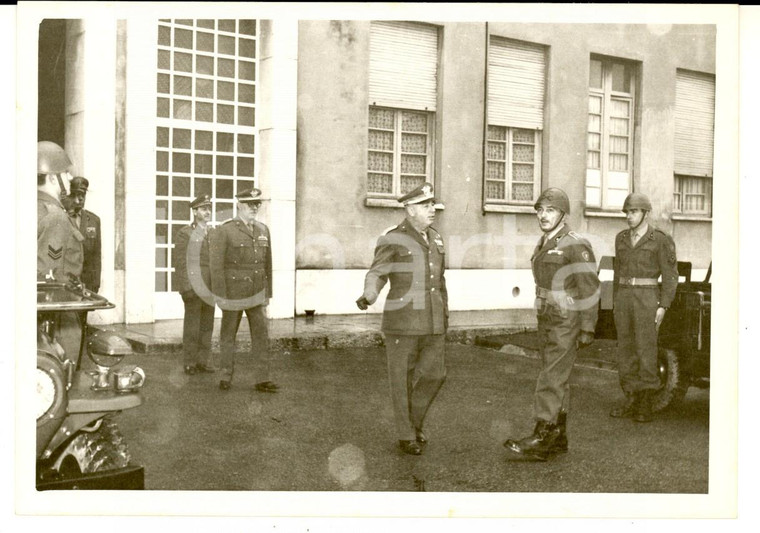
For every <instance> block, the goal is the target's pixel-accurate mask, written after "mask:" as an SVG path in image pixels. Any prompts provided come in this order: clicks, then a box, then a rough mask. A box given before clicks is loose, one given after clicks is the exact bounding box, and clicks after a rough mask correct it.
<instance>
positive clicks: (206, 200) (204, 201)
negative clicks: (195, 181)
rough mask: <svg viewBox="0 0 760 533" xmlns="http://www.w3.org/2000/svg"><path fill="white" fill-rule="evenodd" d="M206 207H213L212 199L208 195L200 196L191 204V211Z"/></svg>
mask: <svg viewBox="0 0 760 533" xmlns="http://www.w3.org/2000/svg"><path fill="white" fill-rule="evenodd" d="M204 205H211V197H210V196H209V195H208V194H200V195H198V197H197V198H196V199H195V200H193V201H192V202H190V209H195V208H197V207H203V206H204Z"/></svg>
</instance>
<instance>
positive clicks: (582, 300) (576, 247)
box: [504, 188, 599, 461]
mask: <svg viewBox="0 0 760 533" xmlns="http://www.w3.org/2000/svg"><path fill="white" fill-rule="evenodd" d="M534 207H535V209H536V214H537V216H538V225H539V227H540V228H541V231H543V233H544V234H543V236H542V237H541V238H540V239H539V241H538V245H537V246H536V249H535V251H534V252H533V257H532V258H531V265H532V269H533V278H534V279H535V281H536V313H537V315H538V338H539V351H540V354H541V371H540V373H539V374H538V380H537V382H536V392H535V396H534V401H533V414H534V417H535V419H536V426H535V429H534V431H533V434H532V435H530V436H528V437H525V438H523V439H521V440H512V439H509V440H507V441H506V442H505V443H504V446H505V447H506V448H507V449H508V450H510V452H512V453H513V454H515V455H517V456H519V457H521V458H527V459H538V460H542V461H545V460H546V459H549V458H550V457H552V456H553V455H554V454H556V453H560V452H566V451H567V447H568V445H567V433H566V431H567V411H568V406H569V403H570V402H569V400H570V394H569V393H570V386H569V383H570V372H571V371H572V369H573V363H574V362H575V356H576V353H577V348H578V347H579V346H580V347H582V346H588V345H589V344H591V342H593V340H594V329H595V327H596V318H597V302H598V300H599V278H598V276H597V274H596V260H595V259H594V252H593V250H592V249H591V245H590V244H589V243H588V241H587V240H586V239H584V238H583V237H581V236H580V235H578V234H577V233H575V232H574V231H572V230H571V229H570V226H569V225H568V224H567V222H565V219H566V217H567V215H569V214H570V202H569V200H568V198H567V195H566V194H565V192H564V191H562V190H560V189H556V188H549V189H546V190H545V191H544V192H542V193H541V196H539V197H538V201H537V202H536V204H535V206H534Z"/></svg>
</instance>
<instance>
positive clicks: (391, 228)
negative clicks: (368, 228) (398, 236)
mask: <svg viewBox="0 0 760 533" xmlns="http://www.w3.org/2000/svg"><path fill="white" fill-rule="evenodd" d="M396 228H398V224H396V225H395V226H391V227H390V228H386V229H384V230H383V233H382V234H383V235H387V234H388V233H390V232H391V231H393V230H394V229H396Z"/></svg>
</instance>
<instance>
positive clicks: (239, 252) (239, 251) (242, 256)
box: [232, 242, 254, 264]
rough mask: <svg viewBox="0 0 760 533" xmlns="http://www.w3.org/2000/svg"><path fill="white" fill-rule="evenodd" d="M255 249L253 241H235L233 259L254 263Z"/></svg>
mask: <svg viewBox="0 0 760 533" xmlns="http://www.w3.org/2000/svg"><path fill="white" fill-rule="evenodd" d="M253 258H254V249H253V242H239V243H235V246H234V248H233V250H232V261H233V262H235V263H238V264H247V263H253Z"/></svg>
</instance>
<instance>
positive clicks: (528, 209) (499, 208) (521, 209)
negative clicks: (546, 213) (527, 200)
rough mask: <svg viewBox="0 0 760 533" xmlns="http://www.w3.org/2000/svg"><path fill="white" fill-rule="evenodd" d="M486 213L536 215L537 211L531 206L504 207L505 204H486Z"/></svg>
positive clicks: (484, 208)
mask: <svg viewBox="0 0 760 533" xmlns="http://www.w3.org/2000/svg"><path fill="white" fill-rule="evenodd" d="M483 211H485V212H486V213H518V214H526V215H535V214H536V210H535V209H533V207H532V206H529V205H504V204H486V205H484V206H483Z"/></svg>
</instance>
